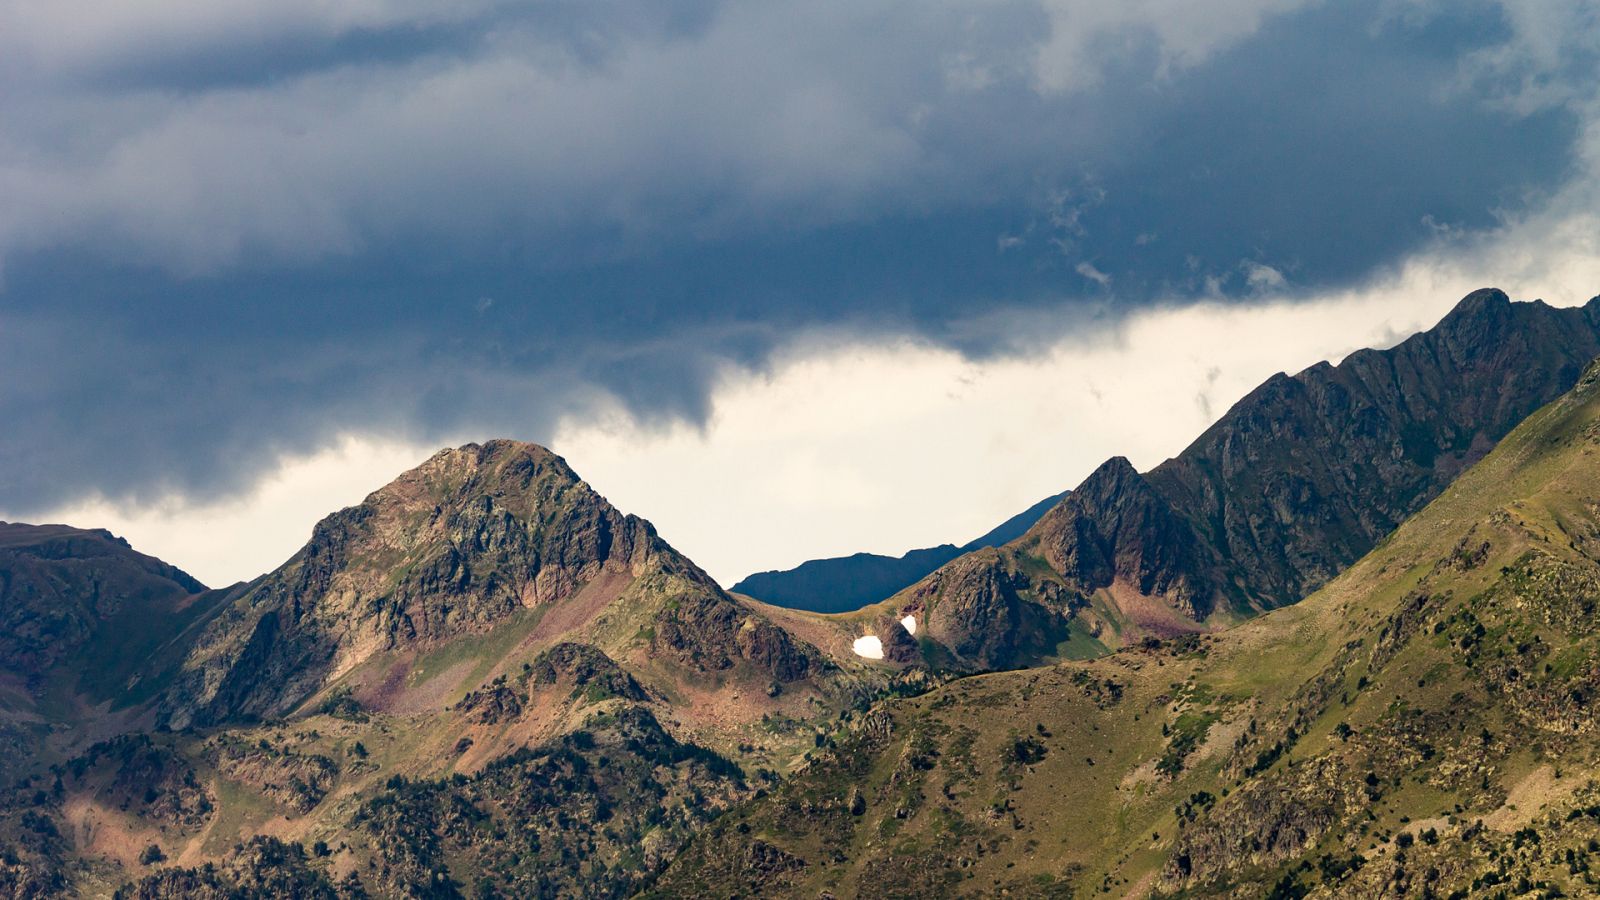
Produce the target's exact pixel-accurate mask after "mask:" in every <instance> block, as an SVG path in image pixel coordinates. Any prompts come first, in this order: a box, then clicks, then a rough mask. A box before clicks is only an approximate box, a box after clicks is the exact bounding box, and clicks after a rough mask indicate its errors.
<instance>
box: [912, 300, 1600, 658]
mask: <svg viewBox="0 0 1600 900" xmlns="http://www.w3.org/2000/svg"><path fill="white" fill-rule="evenodd" d="M1596 355H1600V298H1597V299H1596V300H1593V301H1590V303H1589V304H1588V305H1586V306H1584V307H1582V308H1575V309H1556V308H1552V307H1550V306H1547V305H1545V304H1543V303H1540V302H1532V303H1512V302H1511V300H1510V299H1509V298H1508V297H1507V296H1506V295H1505V294H1504V293H1502V292H1500V291H1498V290H1482V291H1477V292H1474V293H1473V294H1471V295H1469V296H1468V297H1466V298H1465V299H1463V300H1462V301H1461V303H1460V304H1458V305H1457V306H1456V308H1455V309H1454V310H1453V311H1452V312H1451V313H1450V314H1449V315H1447V316H1446V317H1445V318H1444V319H1443V320H1442V321H1441V322H1440V323H1439V324H1438V325H1437V326H1435V327H1434V328H1433V329H1431V330H1429V331H1427V332H1423V333H1421V334H1417V335H1415V336H1413V337H1411V338H1409V339H1407V340H1405V341H1403V342H1401V343H1400V344H1398V345H1396V346H1394V347H1391V348H1389V349H1386V350H1362V351H1358V352H1356V353H1353V354H1351V355H1350V356H1349V357H1348V358H1346V359H1345V360H1344V361H1343V362H1341V363H1340V364H1339V365H1337V366H1334V365H1330V364H1328V363H1319V364H1317V365H1315V366H1312V367H1311V368H1309V369H1306V370H1305V371H1303V372H1301V373H1300V374H1298V375H1295V376H1292V377H1291V376H1288V375H1283V374H1278V375H1275V376H1273V377H1272V378H1270V379H1268V380H1267V381H1266V382H1265V383H1263V384H1262V385H1261V386H1260V387H1258V388H1256V389H1255V390H1254V391H1252V392H1251V393H1250V394H1249V395H1248V396H1246V397H1245V398H1244V399H1242V400H1240V401H1239V402H1238V403H1237V404H1235V405H1234V406H1233V407H1232V408H1231V409H1230V410H1229V411H1228V412H1227V413H1226V414H1225V415H1224V416H1223V417H1222V418H1221V419H1220V420H1219V421H1218V422H1217V423H1216V424H1215V425H1213V426H1212V427H1211V428H1209V429H1207V430H1206V432H1205V433H1204V434H1202V435H1201V436H1200V437H1199V438H1198V439H1197V440H1196V441H1195V442H1194V443H1193V444H1191V445H1190V446H1189V447H1188V448H1187V449H1185V450H1184V451H1183V453H1182V454H1180V455H1179V456H1177V457H1176V458H1174V459H1170V460H1167V461H1166V462H1164V463H1162V464H1161V465H1159V466H1157V467H1156V468H1154V469H1152V470H1151V471H1150V472H1148V473H1146V474H1144V475H1140V474H1139V473H1137V472H1135V471H1134V469H1133V467H1132V466H1131V465H1129V464H1128V462H1127V461H1126V460H1122V459H1113V460H1111V461H1109V462H1107V463H1106V464H1104V465H1103V466H1101V467H1100V468H1099V469H1097V470H1096V471H1095V472H1094V473H1093V474H1091V475H1090V476H1089V477H1088V478H1087V479H1086V480H1085V481H1084V483H1083V484H1081V485H1080V486H1079V487H1078V488H1076V489H1075V490H1073V491H1072V492H1071V493H1070V494H1068V495H1067V497H1066V498H1065V499H1064V500H1062V502H1061V503H1059V504H1057V505H1056V506H1055V507H1054V508H1053V509H1051V510H1050V511H1049V512H1047V513H1046V514H1045V515H1044V516H1043V518H1041V519H1040V520H1039V521H1038V523H1036V524H1035V525H1034V526H1033V527H1032V528H1031V529H1030V530H1029V531H1028V532H1027V533H1026V534H1025V535H1023V536H1022V537H1020V538H1018V539H1017V540H1015V541H1012V542H1011V543H1009V544H1007V545H1005V546H1004V547H1002V548H1000V550H999V553H998V555H997V556H994V557H989V556H985V555H984V554H982V553H976V554H970V555H969V556H966V557H962V558H960V559H957V560H954V561H952V562H951V563H948V564H947V565H946V566H945V567H944V568H942V569H940V570H938V571H936V572H935V573H933V574H932V575H930V576H928V577H927V578H926V579H924V580H923V581H922V582H921V583H919V584H918V585H916V586H914V587H913V588H910V589H908V590H907V591H906V592H904V593H902V594H901V595H900V596H899V597H898V598H896V603H898V604H899V606H900V607H902V608H908V609H909V608H911V607H913V606H917V607H929V608H932V609H933V610H934V612H931V613H930V616H931V617H932V619H931V621H932V622H934V623H936V624H937V628H936V629H935V630H934V631H932V632H931V633H932V634H933V636H934V637H935V638H937V639H938V640H940V641H941V642H945V643H946V646H947V647H948V648H949V649H951V650H952V651H953V652H954V653H955V654H956V655H957V656H960V657H962V658H963V659H965V660H967V661H968V662H969V663H975V662H977V661H979V660H985V661H987V662H985V663H984V665H989V666H993V665H1015V664H1018V663H1021V662H1031V661H1035V660H1034V659H1033V658H1030V657H1023V658H1017V657H1013V656H1008V655H1007V654H1008V652H1009V651H1008V650H1007V649H1006V648H1008V647H1015V646H1020V645H1021V644H1022V643H1026V642H1019V641H1017V640H1015V639H1014V638H1011V637H1008V636H1006V635H1008V634H1010V633H1011V631H1010V630H1011V629H1014V628H1015V627H1016V626H1015V622H1016V621H1017V620H1018V619H1019V617H1020V610H1021V609H1026V608H1028V607H1030V606H1034V605H1040V606H1041V607H1042V608H1041V609H1038V610H1034V613H1035V615H1037V616H1041V617H1045V618H1048V616H1049V615H1050V614H1059V613H1061V612H1064V611H1067V610H1066V606H1070V605H1071V602H1077V603H1087V602H1089V600H1090V599H1091V598H1092V597H1093V596H1095V594H1096V592H1099V591H1103V590H1105V589H1108V588H1115V590H1113V591H1111V592H1109V593H1107V594H1102V596H1103V597H1104V598H1105V602H1106V604H1107V606H1108V610H1109V613H1108V614H1109V615H1110V616H1111V618H1112V619H1113V620H1115V621H1117V622H1118V623H1119V624H1126V623H1128V622H1131V623H1133V625H1134V631H1137V630H1138V628H1140V627H1143V626H1142V625H1141V624H1140V623H1141V622H1150V621H1158V622H1161V623H1162V628H1161V631H1163V632H1170V631H1173V630H1182V629H1183V628H1185V627H1189V628H1193V629H1198V628H1201V627H1204V625H1205V623H1207V622H1208V621H1215V620H1219V619H1221V620H1226V619H1228V618H1236V617H1238V616H1242V615H1253V614H1255V613H1257V612H1260V611H1262V610H1265V609H1271V608H1274V607H1277V606H1282V605H1284V604H1287V603H1293V602H1295V601H1297V600H1299V599H1300V598H1301V597H1304V596H1305V595H1306V594H1308V593H1310V592H1311V591H1313V590H1315V589H1316V588H1317V587H1318V586H1320V585H1321V584H1323V583H1324V582H1326V581H1327V580H1328V579H1330V578H1331V577H1333V576H1334V575H1335V574H1337V573H1338V572H1339V571H1341V570H1342V569H1343V568H1344V567H1345V566H1347V565H1349V564H1350V563H1352V562H1354V561H1355V560H1356V559H1358V558H1360V557H1361V555H1363V554H1364V553H1366V552H1367V551H1368V550H1370V549H1371V548H1372V547H1373V546H1375V545H1376V544H1377V542H1378V541H1379V540H1381V539H1382V538H1383V537H1384V536H1385V535H1387V534H1388V533H1389V532H1391V531H1392V530H1393V529H1394V528H1395V527H1396V526H1397V525H1398V524H1399V523H1400V522H1401V521H1403V520H1404V519H1405V518H1406V517H1407V516H1409V515H1411V514H1412V513H1414V512H1416V511H1417V510H1419V509H1421V508H1422V507H1423V506H1424V505H1425V504H1427V503H1428V501H1430V500H1432V499H1433V498H1434V497H1436V496H1438V494H1439V492H1440V491H1442V490H1443V489H1444V488H1445V486H1447V485H1448V484H1449V483H1450V482H1451V480H1452V479H1453V478H1454V477H1455V476H1456V475H1457V474H1458V473H1459V472H1461V471H1462V470H1463V469H1464V468H1466V467H1467V466H1469V465H1471V464H1472V463H1473V462H1475V461H1476V460H1477V459H1479V458H1480V457H1481V456H1482V455H1483V454H1484V453H1486V452H1487V451H1488V449H1489V448H1490V447H1492V446H1493V445H1494V443H1495V442H1496V441H1497V440H1499V439H1500V438H1501V437H1502V436H1504V435H1505V434H1506V433H1507V432H1508V431H1510V430H1511V428H1512V427H1514V426H1515V425H1516V424H1517V423H1518V422H1520V421H1521V420H1522V419H1523V418H1524V417H1526V416H1527V415H1528V414H1529V413H1531V412H1532V411H1533V410H1535V409H1537V408H1539V407H1540V406H1542V405H1544V404H1545V403H1548V402H1550V401H1551V400H1553V399H1555V398H1556V397H1558V396H1560V395H1561V394H1562V393H1563V392H1564V391H1566V390H1567V389H1569V388H1571V387H1572V386H1573V384H1574V383H1575V382H1576V381H1577V379H1578V376H1579V374H1580V373H1581V372H1582V371H1583V368H1584V366H1585V365H1586V364H1587V363H1588V361H1589V360H1591V359H1593V358H1594V357H1595V356H1596ZM979 570H986V571H988V574H987V575H985V576H983V577H981V578H980V577H976V573H977V572H978V571H979ZM1003 573H1010V575H1009V576H1007V575H1005V574H1003ZM1049 590H1054V591H1056V592H1057V596H1058V598H1059V597H1065V598H1069V601H1071V602H1069V603H1067V604H1066V605H1065V606H1064V605H1063V604H1062V603H1061V602H1059V599H1058V600H1056V601H1052V600H1050V599H1047V598H1045V599H1041V598H1040V596H1039V595H1040V594H1041V593H1043V592H1046V591H1049ZM1133 596H1137V597H1138V598H1140V599H1139V600H1138V607H1139V608H1138V609H1137V610H1130V609H1129V608H1127V606H1126V604H1125V603H1124V600H1125V599H1126V598H1129V597H1133ZM1012 597H1014V598H1019V599H1020V601H1021V602H1022V607H1018V606H1016V604H1015V603H1014V602H1012V601H1010V600H1004V602H1001V601H1002V598H1012ZM1163 610H1164V611H1163ZM959 616H968V617H969V621H967V622H965V623H956V622H954V621H952V620H953V619H955V618H956V617H959ZM1184 622H1188V623H1191V624H1190V625H1189V626H1184V624H1183V623H1184ZM986 628H997V629H999V630H1000V632H1001V634H999V635H996V636H994V637H990V638H985V639H978V638H976V637H975V632H978V631H980V630H983V629H986ZM1131 636H1136V635H1135V634H1133V633H1131V632H1130V633H1129V634H1126V635H1124V637H1125V638H1127V637H1131ZM947 639H948V640H947ZM948 641H955V642H956V643H954V644H951V643H948ZM983 641H988V642H989V646H980V644H982V642H983ZM1035 643H1036V644H1037V643H1038V642H1037V641H1036V642H1035ZM958 645H959V647H962V648H966V649H965V650H963V649H958Z"/></svg>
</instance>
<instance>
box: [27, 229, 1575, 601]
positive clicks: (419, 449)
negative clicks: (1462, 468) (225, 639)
mask: <svg viewBox="0 0 1600 900" xmlns="http://www.w3.org/2000/svg"><path fill="white" fill-rule="evenodd" d="M1488 285H1499V286H1501V287H1504V288H1505V289H1507V290H1508V291H1509V292H1511V293H1512V295H1513V296H1514V297H1517V298H1519V299H1531V298H1535V297H1541V298H1543V299H1545V300H1547V301H1548V302H1551V303H1554V304H1556V305H1573V304H1577V303H1582V302H1584V301H1586V300H1588V299H1589V298H1590V297H1591V296H1593V295H1594V294H1596V293H1600V222H1597V221H1596V219H1595V217H1594V216H1592V215H1589V214H1587V213H1583V212H1579V213H1574V214H1571V215H1567V216H1556V215H1546V216H1543V217H1539V218H1535V219H1531V220H1529V221H1526V222H1521V223H1516V224H1515V225H1513V226H1511V227H1509V228H1508V230H1507V231H1505V232H1503V233H1502V234H1501V235H1500V236H1499V239H1498V240H1497V241H1494V242H1487V243H1484V244H1482V245H1478V246H1474V247H1472V248H1468V251H1467V252H1460V253H1450V254H1445V253H1434V254H1427V255H1423V256H1420V257H1418V258H1416V259H1414V260H1412V261H1410V262H1409V263H1407V264H1406V265H1404V266H1402V267H1401V268H1400V269H1398V270H1397V271H1395V272H1393V273H1390V274H1389V275H1387V276H1386V277H1384V278H1382V279H1380V280H1378V281H1375V282H1374V283H1372V284H1370V285H1367V286H1364V287H1360V288H1355V289H1351V290H1348V291H1342V292H1332V293H1329V294H1326V295H1324V296H1322V297H1319V298H1313V299H1309V300H1304V301H1299V302H1288V301H1285V300H1272V299H1265V298H1264V299H1262V300H1259V301H1256V302H1254V303H1251V304H1247V305H1227V304H1221V303H1200V304H1195V305H1189V306H1182V307H1172V308H1166V309H1156V310H1150V311H1147V312H1144V313H1140V314H1137V315H1134V316H1132V317H1130V318H1128V319H1126V320H1124V321H1123V322H1121V323H1120V324H1119V325H1116V326H1114V327H1112V326H1105V325H1099V326H1093V327H1087V328H1084V329H1082V330H1077V331H1074V332H1071V333H1068V334H1066V335H1064V336H1062V337H1060V338H1058V339H1055V340H1050V339H1043V343H1042V345H1041V346H1040V347H1039V349H1037V350H1036V352H1033V353H1030V354H1025V355H1021V356H1017V357H1013V358H1001V359H995V360H990V361H984V362H975V361H972V360H968V359H965V358H963V357H962V356H960V355H959V354H957V353H955V352H953V351H951V350H948V349H944V348H940V347H935V346H930V345H927V344H922V343H916V342H912V341H908V340H888V341H869V340H861V339H857V338H849V337H841V336H838V335H831V334H823V333H814V334H811V335H808V336H806V337H803V338H801V339H798V340H796V341H795V342H794V343H792V344H791V345H789V346H788V347H787V348H786V349H785V350H784V351H782V352H781V353H780V354H779V355H778V357H777V358H776V359H775V360H774V361H773V363H772V365H771V367H770V368H769V370H768V371H766V372H765V373H752V372H749V371H745V370H740V369H733V368H730V369H728V370H727V371H726V372H724V374H723V377H722V378H721V379H720V381H719V383H718V385H717V386H716V387H715V389H714V391H713V394H712V401H711V406H712V411H711V416H710V419H709V421H708V422H707V424H706V425H705V427H704V428H699V429H697V428H695V427H692V426H689V425H677V426H671V427H667V428H652V427H648V426H644V425H640V424H638V423H636V422H634V421H633V420H632V419H630V418H629V417H628V416H626V415H625V414H623V413H622V412H620V411H619V410H618V409H617V408H615V407H612V408H601V409H597V410H591V411H589V412H586V413H584V414H582V415H573V416H570V417H569V418H568V419H566V420H565V421H564V422H563V424H562V425H561V426H560V427H559V428H558V429H557V431H556V434H555V436H554V437H553V439H552V440H551V441H550V442H549V443H550V444H551V446H552V447H553V448H554V449H555V450H556V451H557V452H559V453H561V454H562V455H563V456H565V457H566V458H567V459H568V461H569V462H570V463H571V464H572V465H573V467H574V468H575V469H577V471H578V472H579V473H580V474H582V475H583V476H584V477H585V478H587V479H588V480H589V481H590V483H591V484H593V485H594V486H595V487H596V488H597V489H598V490H600V491H601V492H602V493H604V494H605V495H606V496H607V497H608V498H610V499H611V500H612V502H614V503H615V504H616V505H617V506H619V507H620V508H621V509H623V510H624V511H627V512H632V513H636V514H639V515H642V516H644V517H646V518H649V519H651V520H652V521H654V522H655V523H656V525H657V526H658V527H659V528H660V530H661V533H662V534H663V536H665V537H666V538H667V540H669V541H671V542H672V543H673V544H674V545H675V546H677V547H678V548H679V549H681V550H683V551H684V552H685V553H687V554H688V555H689V556H690V557H691V558H693V559H695V560H696V561H697V562H699V563H700V564H701V565H703V566H705V567H706V568H707V570H708V571H710V572H711V573H712V574H713V575H715V576H716V577H718V578H719V579H721V580H723V582H724V583H731V582H732V581H734V580H736V579H737V578H739V577H742V576H743V575H746V574H748V573H750V572H752V571H756V570H761V569H769V568H782V567H787V566H791V565H794V564H796V563H799V562H801V561H803V560H806V559H810V558H815V557H819V556H830V555H838V554H845V553H852V552H856V551H860V550H870V551H876V552H884V553H900V552H903V551H905V550H907V549H911V548H913V547H919V546H927V545H931V544H938V543H942V542H945V541H953V542H960V541H964V540H967V539H970V538H972V537H976V536H977V535H978V534H981V533H982V532H984V531H986V530H987V529H989V528H990V527H992V526H993V525H995V524H997V523H999V522H1000V521H1001V520H1003V519H1005V518H1007V517H1008V516H1010V515H1012V514H1013V513H1015V512H1017V511H1018V510H1020V509H1022V508H1023V507H1025V506H1027V505H1028V504H1031V503H1033V502H1034V501H1036V500H1038V499H1040V498H1042V497H1044V496H1047V495H1049V494H1052V493H1055V492H1057V491H1060V490H1062V489H1063V488H1067V487H1071V486H1073V485H1074V484H1076V483H1077V482H1078V481H1079V480H1080V479H1081V478H1083V476H1085V475H1086V474H1088V472H1089V471H1090V470H1091V469H1093V468H1094V467H1095V466H1096V465H1098V464H1099V463H1100V462H1102V461H1104V460H1105V459H1106V458H1107V457H1109V456H1112V455H1117V454H1120V455H1124V456H1127V457H1129V458H1130V459H1132V460H1133V462H1134V464H1135V465H1136V466H1137V467H1139V468H1140V469H1148V468H1149V467H1151V466H1154V465H1155V464H1157V463H1159V462H1160V461H1161V460H1163V459H1165V458H1166V457H1168V456H1171V455H1173V454H1175V453H1177V452H1178V451H1180V450H1181V449H1182V448H1183V447H1184V446H1185V445H1186V444H1187V443H1188V442H1189V441H1190V440H1191V439H1193V438H1194V437H1195V436H1197V435H1198V434H1199V433H1200V432H1201V431H1202V430H1203V429H1204V428H1205V427H1206V426H1207V425H1208V424H1209V423H1210V422H1211V421H1212V420H1213V419H1214V417H1215V416H1217V415H1220V414H1221V413H1222V412H1223V411H1224V410H1226V409H1227V408H1228V406H1230V405H1231V404H1232V403H1233V402H1235V401H1236V400H1237V399H1238V398H1239V397H1241V396H1243V395H1244V394H1245V393H1246V392H1247V391H1249V390H1250V389H1251V388H1252V387H1254V386H1255V385H1256V384H1258V383H1260V382H1261V381H1262V380H1264V379H1265V378H1266V377H1268V376H1269V375H1271V374H1272V373H1274V372H1277V371H1280V370H1281V371H1288V372H1291V373H1292V372H1297V371H1299V370H1301V369H1303V368H1305V367H1307V366H1310V365H1312V364H1313V363H1315V362H1317V361H1318V360H1322V359H1329V360H1334V361H1337V360H1338V359H1340V358H1342V357H1343V356H1344V355H1346V354H1347V353H1349V352H1350V351H1352V350H1355V349H1358V348H1360V347H1365V346H1385V345H1388V344H1392V343H1393V342H1394V341H1396V340H1397V339H1399V338H1401V337H1404V336H1405V335H1408V334H1410V333H1413V332H1415V331H1416V330H1418V329H1421V328H1426V327H1429V326H1431V325H1432V324H1433V323H1434V322H1435V321H1437V320H1438V318H1439V317H1441V316H1442V315H1443V314H1444V313H1445V312H1446V311H1447V310H1448V309H1449V308H1450V306H1451V305H1453V304H1454V302H1455V301H1456V300H1458V299H1459V298H1460V297H1461V296H1463V295H1464V294H1466V293H1467V292H1468V291H1470V290H1472V289H1475V288H1478V287H1483V286H1488ZM1031 321H1032V323H1033V324H1032V325H1029V324H1028V323H1027V322H1024V321H1022V320H1020V319H1019V320H1014V321H1012V322H1011V323H1010V327H1013V328H1019V329H1022V330H1025V331H1032V332H1037V333H1039V334H1048V333H1049V329H1050V328H1051V327H1053V328H1054V329H1055V330H1056V332H1057V333H1059V329H1060V322H1059V321H1058V322H1056V323H1054V325H1053V326H1050V325H1049V324H1048V323H1047V322H1046V320H1045V318H1044V317H1042V316H1033V317H1032V319H1031ZM1107 328H1110V330H1106V329H1107ZM493 436H496V435H487V434H475V435H470V436H464V437H462V438H461V439H459V440H457V441H455V442H456V443H461V442H464V441H466V440H481V439H484V438H488V437H493ZM504 436H515V435H504ZM435 449H437V448H436V447H433V446H423V445H419V444H414V443H407V442H402V441H384V440H379V439H375V438H360V437H347V438H345V439H344V440H343V441H342V442H341V443H340V444H339V445H338V446H337V447H335V448H333V449H330V450H327V451H324V452H322V453H319V454H315V455H313V456H310V457H296V458H290V459H286V460H284V461H283V463H282V464H281V465H280V466H279V468H278V469H277V470H276V471H274V472H273V473H271V474H270V475H268V476H267V477H266V478H265V479H263V480H262V481H261V482H260V483H259V484H258V485H257V487H256V488H255V489H254V490H253V491H252V492H251V493H250V494H248V495H247V496H243V497H239V498H237V499H234V500H230V501H227V502H222V503H215V504H194V503H189V502H186V501H184V500H183V499H182V498H172V499H170V500H168V501H167V502H165V503H159V504H155V505H153V506H149V507H144V508H140V509H131V508H119V507H117V506H115V505H113V504H109V503H106V502H92V503H83V504H77V505H74V506H72V507H69V508H65V509H61V510H58V511H55V512H53V513H52V514H50V515H48V516H45V517H33V518H34V520H36V521H42V520H46V519H48V520H51V521H65V522H68V523H70V524H75V525H83V526H104V527H109V528H111V529H112V530H113V531H115V532H117V533H119V534H123V535H125V536H127V537H128V538H129V539H130V541H131V542H132V543H133V544H134V546H135V547H137V548H138V549H140V550H142V551H145V552H148V553H153V554H155V555H157V556H160V557H162V558H164V559H167V560H169V561H171V562H173V563H175V564H177V565H179V566H182V567H184V568H186V569H188V570H190V571H191V572H193V573H194V574H196V576H197V577H200V578H201V579H202V580H205V581H207V582H208V583H214V584H222V583H226V582H229V581H232V580H235V579H244V578H249V577H253V576H255V575H257V574H260V573H261V572H262V571H265V570H267V569H269V568H271V567H272V566H275V565H277V564H278V563H280V562H282V561H283V560H284V559H286V558H287V557H288V556H289V555H290V554H291V553H292V552H293V551H294V550H295V549H296V548H297V547H298V546H299V545H300V544H301V543H302V542H303V541H304V540H305V539H306V537H307V536H308V535H309V533H310V528H311V525H312V524H313V523H314V522H315V521H316V520H317V519H319V518H320V517H321V516H323V515H325V514H327V513H328V512H331V511H332V510H334V509H336V508H338V507H340V506H343V505H348V504H351V503H355V502H358V501H359V500H360V499H361V498H362V497H363V496H365V495H366V494H367V493H368V492H370V491H372V490H374V489H376V488H378V487H380V486H381V485H382V484H384V483H386V482H387V481H388V480H390V479H391V478H392V477H393V476H394V475H396V474H398V473H399V472H400V471H402V470H404V469H405V468H408V467H409V466H411V465H414V464H415V463H417V462H419V461H420V460H422V459H423V458H425V457H427V456H428V455H429V454H430V453H431V452H432V451H433V450H435Z"/></svg>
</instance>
